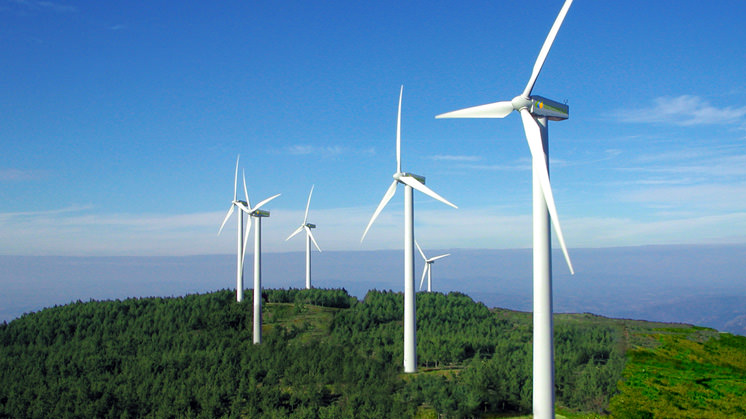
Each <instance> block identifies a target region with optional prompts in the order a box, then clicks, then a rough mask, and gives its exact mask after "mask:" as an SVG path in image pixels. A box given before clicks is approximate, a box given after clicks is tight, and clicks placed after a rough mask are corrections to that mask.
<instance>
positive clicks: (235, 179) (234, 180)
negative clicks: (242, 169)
mask: <svg viewBox="0 0 746 419" xmlns="http://www.w3.org/2000/svg"><path fill="white" fill-rule="evenodd" d="M240 158H241V155H240V154H239V155H238V156H237V157H236V174H235V175H233V200H234V201H235V200H236V194H237V191H236V189H238V159H240Z"/></svg>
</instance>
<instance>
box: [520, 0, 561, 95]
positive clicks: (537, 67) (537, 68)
mask: <svg viewBox="0 0 746 419" xmlns="http://www.w3.org/2000/svg"><path fill="white" fill-rule="evenodd" d="M571 4H572V0H566V1H565V4H564V5H563V6H562V9H560V12H559V14H558V15H557V19H555V20H554V24H553V25H552V29H550V30H549V35H547V39H545V40H544V45H542V47H541V51H539V56H538V57H537V58H536V62H535V63H534V70H533V72H532V73H531V78H530V79H529V80H528V84H526V88H525V89H524V90H523V97H526V98H527V97H529V96H530V95H531V90H533V88H534V83H536V79H537V78H538V77H539V73H540V72H541V68H542V67H543V66H544V61H545V60H546V59H547V54H549V50H550V49H551V48H552V44H553V43H554V38H555V37H556V36H557V32H559V29H560V26H562V21H564V20H565V16H566V15H567V11H568V10H569V9H570V5H571Z"/></svg>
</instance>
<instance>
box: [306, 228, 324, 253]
mask: <svg viewBox="0 0 746 419" xmlns="http://www.w3.org/2000/svg"><path fill="white" fill-rule="evenodd" d="M303 227H305V229H306V233H307V234H308V237H310V238H311V241H312V242H313V244H314V245H315V246H316V249H318V250H319V252H321V248H320V247H319V244H318V243H316V238H315V237H313V233H311V229H310V228H308V226H303Z"/></svg>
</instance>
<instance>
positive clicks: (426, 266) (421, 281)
mask: <svg viewBox="0 0 746 419" xmlns="http://www.w3.org/2000/svg"><path fill="white" fill-rule="evenodd" d="M428 266H430V265H428V264H427V263H425V268H424V269H423V270H422V279H420V291H421V290H422V284H423V283H424V282H425V276H426V275H427V268H428Z"/></svg>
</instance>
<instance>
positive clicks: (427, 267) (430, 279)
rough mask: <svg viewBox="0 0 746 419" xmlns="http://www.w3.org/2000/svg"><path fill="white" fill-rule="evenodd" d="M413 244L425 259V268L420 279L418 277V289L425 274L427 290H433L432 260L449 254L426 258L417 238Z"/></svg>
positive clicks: (423, 280)
mask: <svg viewBox="0 0 746 419" xmlns="http://www.w3.org/2000/svg"><path fill="white" fill-rule="evenodd" d="M414 244H415V245H416V246H417V250H419V251H420V254H421V255H422V259H423V260H424V261H425V268H424V269H423V270H422V279H420V290H422V284H423V283H424V282H425V276H426V275H427V292H433V262H435V261H436V260H438V259H443V258H444V257H446V256H451V254H450V253H446V254H444V255H438V256H433V257H431V258H429V259H428V258H427V256H425V252H423V251H422V248H421V247H420V244H419V243H417V240H415V241H414Z"/></svg>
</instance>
